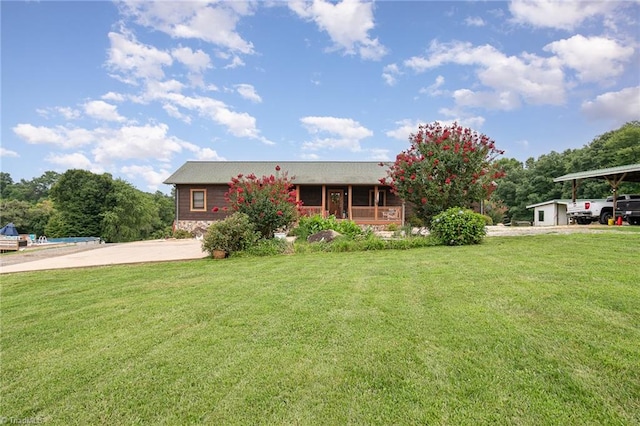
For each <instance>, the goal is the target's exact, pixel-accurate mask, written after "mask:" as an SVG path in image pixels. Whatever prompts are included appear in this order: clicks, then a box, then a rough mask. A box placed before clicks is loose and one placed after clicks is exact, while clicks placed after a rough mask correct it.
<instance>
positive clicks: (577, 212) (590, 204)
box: [567, 194, 637, 225]
mask: <svg viewBox="0 0 640 426" xmlns="http://www.w3.org/2000/svg"><path fill="white" fill-rule="evenodd" d="M631 197H637V196H635V195H626V194H622V195H618V199H617V201H621V200H629V199H631ZM567 216H568V217H569V218H570V219H573V220H575V221H576V222H577V223H578V224H580V225H588V224H590V223H591V222H595V221H598V222H600V223H601V224H602V225H606V224H607V223H608V221H609V219H611V218H612V217H613V196H611V197H607V199H605V200H590V201H579V200H576V201H574V202H570V203H569V204H567Z"/></svg>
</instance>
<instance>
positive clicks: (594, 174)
mask: <svg viewBox="0 0 640 426" xmlns="http://www.w3.org/2000/svg"><path fill="white" fill-rule="evenodd" d="M583 179H604V180H606V181H607V182H608V183H609V185H611V190H612V192H613V218H614V219H615V217H616V208H617V203H618V196H617V194H618V187H619V186H620V184H621V183H622V182H640V164H629V165H627V166H618V167H609V168H607V169H600V170H589V171H586V172H578V173H569V174H568V175H564V176H560V177H557V178H555V179H554V180H553V181H554V182H566V181H568V180H570V181H571V182H572V185H571V200H572V201H573V202H575V201H576V192H577V189H578V185H579V184H580V181H582V180H583Z"/></svg>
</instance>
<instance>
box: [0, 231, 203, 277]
mask: <svg viewBox="0 0 640 426" xmlns="http://www.w3.org/2000/svg"><path fill="white" fill-rule="evenodd" d="M48 250H49V249H41V251H42V253H39V254H38V255H37V256H33V258H34V259H33V260H31V259H29V258H28V257H27V256H28V254H27V251H28V250H27V251H25V252H21V253H16V254H9V256H23V255H24V256H25V258H24V259H22V260H24V261H21V262H20V263H14V264H10V265H6V266H5V265H3V266H0V274H7V273H13V272H27V271H42V270H47V269H64V268H83V267H88V266H103V265H116V264H127V263H147V262H162V261H171V260H190V259H202V258H203V257H205V256H206V255H207V254H206V253H205V252H203V251H202V248H201V242H200V241H198V240H195V239H189V240H152V241H136V242H132V243H120V244H102V245H99V246H98V247H97V248H93V247H87V250H82V251H77V252H74V253H70V254H60V253H55V251H54V250H52V251H51V255H50V256H47V255H46V254H47V253H46V252H47V251H48Z"/></svg>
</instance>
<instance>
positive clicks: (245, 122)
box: [136, 80, 274, 145]
mask: <svg viewBox="0 0 640 426" xmlns="http://www.w3.org/2000/svg"><path fill="white" fill-rule="evenodd" d="M247 86H249V85H247ZM181 89H182V84H181V83H179V82H177V81H175V80H173V81H169V82H163V83H158V82H150V83H149V84H148V85H147V91H146V92H145V93H144V94H142V95H141V96H139V97H138V98H136V100H137V101H138V102H141V103H149V102H161V103H163V108H164V109H165V111H167V113H169V114H170V115H171V116H172V117H175V118H181V119H182V120H183V121H190V118H188V117H187V116H186V115H185V114H184V113H183V112H182V111H181V109H182V110H189V111H194V112H196V113H197V114H198V115H200V116H201V117H205V118H208V119H210V120H212V121H214V122H215V123H218V124H220V125H222V126H225V127H226V128H227V131H228V132H229V133H231V134H232V135H234V136H237V137H241V138H248V139H256V140H259V141H260V142H262V143H265V144H267V145H273V144H274V142H272V141H270V140H268V139H267V138H265V137H264V136H262V135H261V134H260V130H259V129H258V127H257V125H256V119H255V117H253V116H251V115H250V114H248V113H246V112H236V111H233V110H232V109H231V108H230V107H229V106H228V105H227V104H225V103H224V102H222V101H220V100H217V99H213V98H210V97H207V96H187V95H184V94H182V93H179V91H180V90H181ZM256 96H257V94H256Z"/></svg>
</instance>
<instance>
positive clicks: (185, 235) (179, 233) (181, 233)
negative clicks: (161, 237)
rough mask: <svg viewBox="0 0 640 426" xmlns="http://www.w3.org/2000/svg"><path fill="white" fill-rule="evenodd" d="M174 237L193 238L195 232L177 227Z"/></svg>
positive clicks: (179, 238)
mask: <svg viewBox="0 0 640 426" xmlns="http://www.w3.org/2000/svg"><path fill="white" fill-rule="evenodd" d="M173 238H175V239H177V240H184V239H188V238H193V234H192V233H191V232H189V231H187V230H186V229H176V230H175V231H174V232H173Z"/></svg>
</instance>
